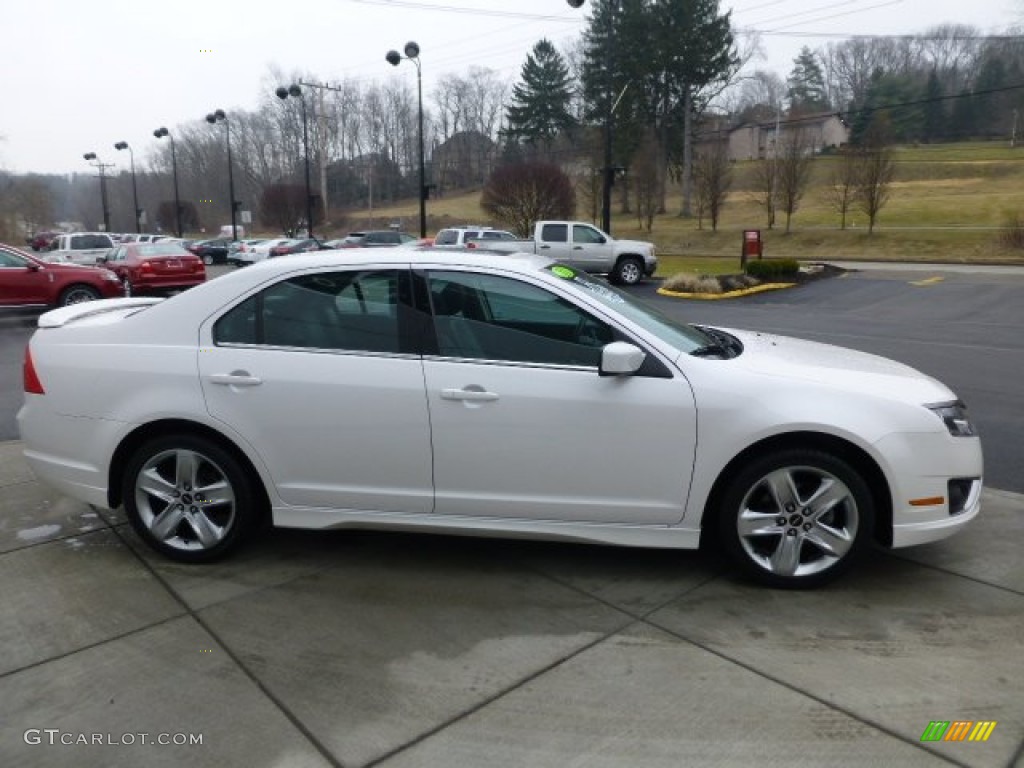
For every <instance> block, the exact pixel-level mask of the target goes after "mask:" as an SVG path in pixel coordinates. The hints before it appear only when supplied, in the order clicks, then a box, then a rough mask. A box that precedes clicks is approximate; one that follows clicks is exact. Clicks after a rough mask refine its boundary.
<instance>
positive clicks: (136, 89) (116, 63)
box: [0, 0, 1021, 173]
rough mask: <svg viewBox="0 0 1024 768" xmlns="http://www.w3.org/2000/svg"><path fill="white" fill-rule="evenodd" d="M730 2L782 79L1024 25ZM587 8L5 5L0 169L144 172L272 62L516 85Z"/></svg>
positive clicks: (834, 4)
mask: <svg viewBox="0 0 1024 768" xmlns="http://www.w3.org/2000/svg"><path fill="white" fill-rule="evenodd" d="M730 7H731V8H732V9H733V16H732V18H733V23H734V25H735V26H736V27H738V28H740V29H741V30H746V29H753V30H758V31H760V32H762V33H763V34H762V38H761V39H762V42H763V48H764V49H765V53H766V59H763V60H761V61H759V62H754V66H757V67H760V68H767V69H772V70H774V71H776V72H777V73H778V74H780V75H781V76H783V77H785V75H786V74H787V73H788V72H789V69H790V68H791V65H792V59H793V57H794V56H796V54H797V53H798V52H799V50H800V48H801V46H803V45H807V46H810V47H811V48H815V47H818V46H820V45H823V44H825V43H826V42H829V41H838V40H841V39H842V37H843V36H845V35H851V34H908V33H916V32H922V31H924V30H925V29H926V28H928V27H930V26H933V25H935V24H939V23H945V22H954V23H962V24H971V25H974V26H976V27H978V28H980V29H981V30H982V31H983V32H1002V31H1005V30H1006V28H1007V27H1009V26H1011V25H1013V24H1016V23H1019V21H1020V8H1021V0H733V1H732V2H730V0H723V1H722V3H721V8H722V9H723V11H724V10H728V9H729V8H730ZM586 11H587V5H586V3H585V4H584V7H583V8H582V9H580V10H574V9H572V8H570V7H569V6H568V4H567V3H566V2H565V0H508V1H507V2H501V1H500V0H289V1H288V2H281V1H280V0H278V1H276V2H268V1H267V0H247V2H242V1H241V0H167V1H166V2H139V1H138V0H92V1H91V2H90V1H88V0H4V2H3V10H2V19H3V41H4V46H3V49H2V55H0V84H2V85H3V90H4V92H5V93H4V99H3V102H2V104H3V106H2V108H0V168H4V169H6V170H9V171H14V172H17V173H25V172H42V173H65V172H72V171H79V172H87V171H91V169H90V168H89V167H88V164H87V163H86V162H85V161H84V160H83V159H82V154H83V153H85V152H90V151H92V152H96V153H97V154H98V155H99V157H100V159H101V160H103V161H104V162H108V163H117V164H118V166H119V167H127V165H128V157H127V152H117V151H116V150H115V149H114V148H113V145H114V143H115V142H118V141H127V142H128V143H129V144H130V145H131V146H132V147H133V149H134V150H135V153H136V161H137V164H138V165H141V164H142V163H143V162H144V160H145V157H146V155H147V153H148V151H149V150H150V148H151V147H152V146H153V144H154V143H155V142H156V139H154V138H153V135H152V132H153V129H155V128H157V127H159V126H161V125H166V126H167V127H168V128H169V129H170V130H171V131H172V132H173V131H174V128H175V126H176V125H179V124H183V123H186V122H188V121H197V120H201V119H202V118H203V116H204V115H206V114H207V113H208V112H210V111H212V110H213V109H216V108H221V109H224V110H226V111H228V112H230V111H231V110H232V109H252V108H254V107H255V106H256V104H257V101H258V99H259V95H260V93H261V92H262V88H263V86H264V85H265V84H266V81H267V79H268V77H269V71H270V68H271V67H272V66H276V67H277V68H278V69H279V70H281V71H283V72H285V73H291V72H301V73H303V74H306V75H309V76H315V77H316V78H317V79H319V80H321V81H334V82H337V81H338V80H339V79H342V78H359V79H363V80H366V81H373V80H378V81H383V80H385V79H387V78H391V77H405V78H409V81H410V84H411V85H412V84H414V83H415V68H414V67H413V66H412V65H411V64H408V63H403V64H402V65H400V66H399V67H398V68H397V69H394V68H392V67H391V66H390V65H388V64H387V62H386V61H385V60H384V54H385V53H386V52H387V51H388V49H390V48H397V49H399V50H401V48H402V47H403V46H404V44H405V42H406V41H407V40H416V41H417V42H418V43H419V45H420V48H421V60H422V63H423V77H424V88H425V93H424V98H425V99H427V100H428V102H427V104H428V108H429V90H430V86H431V84H432V82H433V80H434V79H435V78H436V77H437V76H438V75H441V74H445V73H453V72H454V73H458V72H462V71H465V70H466V69H467V68H468V67H469V66H471V65H480V66H487V67H490V68H492V69H495V70H498V71H500V72H502V73H503V74H506V75H507V76H508V77H510V78H512V79H516V78H517V77H518V74H519V70H520V68H521V66H522V64H523V61H524V59H525V56H526V53H527V52H528V51H529V49H530V48H531V47H532V46H533V44H534V43H535V42H536V41H537V40H538V39H540V38H541V37H547V38H548V39H550V40H552V41H553V42H554V43H555V44H556V45H558V46H559V47H561V46H562V45H563V44H564V43H565V42H566V41H567V40H569V39H571V38H573V37H575V36H576V35H578V34H579V33H580V32H581V31H582V29H583V26H584V18H585V16H586V13H585V12H586ZM923 11H924V12H923ZM115 172H116V171H115Z"/></svg>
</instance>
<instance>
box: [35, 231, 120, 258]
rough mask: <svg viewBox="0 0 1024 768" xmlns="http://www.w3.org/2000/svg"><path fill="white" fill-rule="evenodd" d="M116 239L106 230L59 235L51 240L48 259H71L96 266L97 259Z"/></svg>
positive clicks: (112, 245) (111, 246)
mask: <svg viewBox="0 0 1024 768" xmlns="http://www.w3.org/2000/svg"><path fill="white" fill-rule="evenodd" d="M113 247H114V241H113V240H112V239H111V238H110V235H108V234H107V233H106V232H72V233H70V234H61V235H57V237H55V238H54V239H53V240H52V241H51V242H50V250H49V252H48V255H47V257H46V258H47V260H48V261H51V260H52V261H70V262H72V263H74V264H86V265H88V266H95V265H96V259H97V258H98V257H100V256H102V255H103V254H105V253H106V252H107V251H109V250H110V249H111V248H113Z"/></svg>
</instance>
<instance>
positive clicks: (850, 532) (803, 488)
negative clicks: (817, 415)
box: [718, 449, 875, 588]
mask: <svg viewBox="0 0 1024 768" xmlns="http://www.w3.org/2000/svg"><path fill="white" fill-rule="evenodd" d="M874 518H875V513H874V502H873V500H872V496H871V491H870V490H869V489H868V486H867V484H866V483H865V481H864V479H863V477H862V476H861V475H860V473H859V472H858V471H857V470H856V469H854V468H853V467H852V466H851V465H850V464H849V463H847V462H846V461H845V460H843V459H841V458H839V457H837V456H833V455H831V454H829V453H825V452H822V451H817V450H804V449H787V450H782V451H778V452H776V453H772V454H768V455H764V456H761V457H760V458H757V459H755V460H754V461H752V462H751V463H750V464H748V465H747V466H746V467H744V468H743V469H741V470H740V471H739V472H738V473H737V474H736V475H735V476H734V477H733V478H731V479H730V481H729V487H728V490H727V491H726V492H725V493H724V494H723V496H722V501H721V505H720V508H719V517H718V523H719V533H720V535H721V537H722V541H723V543H724V544H725V547H726V549H727V550H728V551H729V553H730V554H731V555H732V557H733V559H734V560H735V561H736V563H737V564H738V565H739V566H740V568H741V569H742V570H743V571H744V572H745V573H746V574H747V575H749V576H751V577H752V578H753V579H754V580H756V581H759V582H761V583H763V584H767V585H770V586H775V587H796V588H801V587H814V586H818V585H820V584H823V583H825V582H827V581H830V580H831V579H833V578H835V577H836V576H838V575H839V574H840V573H842V572H843V571H845V570H846V569H847V568H848V567H849V566H850V563H851V562H852V561H853V560H854V559H856V557H857V556H858V555H859V554H860V551H861V550H862V549H863V548H864V546H865V545H866V543H867V542H868V541H869V540H870V538H871V535H872V528H873V525H874Z"/></svg>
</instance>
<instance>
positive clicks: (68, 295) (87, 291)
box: [57, 283, 100, 307]
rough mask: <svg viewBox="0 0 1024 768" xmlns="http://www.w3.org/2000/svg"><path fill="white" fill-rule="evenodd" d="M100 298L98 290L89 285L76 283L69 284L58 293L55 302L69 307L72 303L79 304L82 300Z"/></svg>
mask: <svg viewBox="0 0 1024 768" xmlns="http://www.w3.org/2000/svg"><path fill="white" fill-rule="evenodd" d="M98 298H100V292H99V291H98V290H96V289H95V288H93V287H92V286H91V285H85V284H82V283H76V284H75V285H69V286H68V287H67V288H65V289H64V290H63V291H61V293H60V298H58V299H57V303H58V304H59V305H60V306H62V307H70V306H71V305H72V304H81V303H82V302H84V301H96V299H98Z"/></svg>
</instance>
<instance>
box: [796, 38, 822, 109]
mask: <svg viewBox="0 0 1024 768" xmlns="http://www.w3.org/2000/svg"><path fill="white" fill-rule="evenodd" d="M786 85H787V86H788V90H787V92H786V95H787V97H788V98H789V111H790V112H791V113H802V114H808V113H811V112H821V111H823V110H827V109H829V103H828V95H827V93H826V91H825V75H824V73H823V72H822V71H821V64H819V63H818V57H817V56H815V55H814V52H813V51H811V49H810V48H808V47H807V46H804V47H803V48H801V49H800V55H799V56H797V57H796V58H795V59H793V70H792V71H791V72H790V73H789V77H788V78H786Z"/></svg>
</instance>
